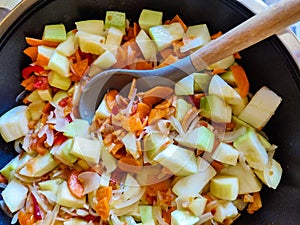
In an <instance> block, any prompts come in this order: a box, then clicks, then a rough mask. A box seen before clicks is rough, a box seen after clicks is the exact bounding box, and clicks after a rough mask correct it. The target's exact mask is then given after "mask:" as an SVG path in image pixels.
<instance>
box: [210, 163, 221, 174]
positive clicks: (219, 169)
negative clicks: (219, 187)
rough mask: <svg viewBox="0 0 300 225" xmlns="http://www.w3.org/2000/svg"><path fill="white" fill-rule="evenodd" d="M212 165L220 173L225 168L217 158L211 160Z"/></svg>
mask: <svg viewBox="0 0 300 225" xmlns="http://www.w3.org/2000/svg"><path fill="white" fill-rule="evenodd" d="M211 166H212V167H213V168H214V169H215V170H216V171H217V172H218V173H219V172H221V170H222V169H224V165H223V164H222V163H221V162H218V161H216V160H214V161H212V162H211Z"/></svg>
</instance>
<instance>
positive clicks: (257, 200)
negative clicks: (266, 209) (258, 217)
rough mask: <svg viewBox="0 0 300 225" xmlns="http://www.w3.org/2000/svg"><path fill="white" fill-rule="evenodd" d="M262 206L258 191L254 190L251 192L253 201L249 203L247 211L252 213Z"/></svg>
mask: <svg viewBox="0 0 300 225" xmlns="http://www.w3.org/2000/svg"><path fill="white" fill-rule="evenodd" d="M261 207H262V202H261V198H260V194H259V192H254V193H253V202H251V203H249V205H248V208H247V212H248V213H249V214H253V213H254V212H256V211H257V210H259V209H260V208H261Z"/></svg>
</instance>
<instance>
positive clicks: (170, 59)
mask: <svg viewBox="0 0 300 225" xmlns="http://www.w3.org/2000/svg"><path fill="white" fill-rule="evenodd" d="M176 61H177V58H176V57H175V56H173V55H169V56H168V57H167V58H166V59H165V60H164V61H163V62H162V63H160V64H159V66H158V68H161V67H164V66H168V65H171V64H173V63H175V62H176Z"/></svg>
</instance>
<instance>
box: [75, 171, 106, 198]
mask: <svg viewBox="0 0 300 225" xmlns="http://www.w3.org/2000/svg"><path fill="white" fill-rule="evenodd" d="M78 179H79V180H80V181H81V182H82V184H83V187H84V191H83V194H87V193H90V192H92V191H95V190H97V189H98V187H99V186H100V184H101V177H100V175H99V174H97V173H95V172H90V171H87V172H82V173H80V174H79V175H78Z"/></svg>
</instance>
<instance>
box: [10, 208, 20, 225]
mask: <svg viewBox="0 0 300 225" xmlns="http://www.w3.org/2000/svg"><path fill="white" fill-rule="evenodd" d="M19 212H20V211H18V212H17V213H15V214H14V215H13V217H12V219H11V222H10V224H16V223H17V222H18V219H19Z"/></svg>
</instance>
